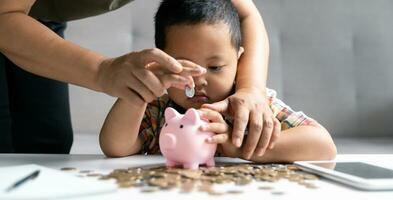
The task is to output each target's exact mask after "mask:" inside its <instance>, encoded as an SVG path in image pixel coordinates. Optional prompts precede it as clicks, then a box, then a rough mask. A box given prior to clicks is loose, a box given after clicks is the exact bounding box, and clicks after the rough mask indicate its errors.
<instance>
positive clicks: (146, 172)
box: [63, 164, 318, 195]
mask: <svg viewBox="0 0 393 200" xmlns="http://www.w3.org/2000/svg"><path fill="white" fill-rule="evenodd" d="M63 170H64V169H63ZM81 172H82V171H81ZM81 172H80V173H81ZM93 175H94V176H98V177H99V179H100V180H109V179H114V180H115V181H116V183H117V184H118V186H119V187H120V188H140V189H141V192H155V191H160V190H168V189H172V188H179V189H180V192H182V193H189V192H192V191H195V190H197V191H201V192H206V193H208V194H210V195H222V194H225V193H227V194H239V193H242V192H243V190H229V191H226V192H218V191H215V190H214V189H213V188H214V187H213V185H214V184H223V183H234V184H235V185H236V186H241V185H247V184H250V183H251V182H253V181H258V182H277V181H279V180H281V179H287V180H289V181H291V182H295V183H297V184H300V185H303V186H305V187H307V188H310V189H313V188H317V186H316V185H315V184H314V183H312V180H316V179H318V177H317V176H314V175H312V174H308V173H305V172H303V171H301V170H300V169H298V168H297V167H296V166H294V165H283V164H268V165H259V164H230V165H229V164H221V165H217V166H216V167H211V168H207V167H200V168H199V169H198V170H189V169H182V168H167V167H165V166H159V167H153V168H129V169H115V170H113V171H112V172H111V173H109V174H107V175H99V174H97V173H92V175H90V174H87V175H86V176H93ZM258 189H260V190H272V189H273V188H272V187H271V186H260V187H259V188H258ZM276 193H277V194H276ZM272 194H275V195H281V194H283V192H280V191H273V192H272Z"/></svg>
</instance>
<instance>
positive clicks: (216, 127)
mask: <svg viewBox="0 0 393 200" xmlns="http://www.w3.org/2000/svg"><path fill="white" fill-rule="evenodd" d="M200 129H201V130H202V131H209V132H214V133H227V132H228V126H227V125H226V124H224V123H209V124H206V125H203V126H201V128H200Z"/></svg>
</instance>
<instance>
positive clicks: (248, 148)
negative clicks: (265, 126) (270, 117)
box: [242, 111, 263, 159]
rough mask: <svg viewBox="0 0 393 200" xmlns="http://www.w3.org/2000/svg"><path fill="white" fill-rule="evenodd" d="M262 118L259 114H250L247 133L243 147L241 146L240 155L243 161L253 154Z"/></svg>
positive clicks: (258, 138) (260, 130)
mask: <svg viewBox="0 0 393 200" xmlns="http://www.w3.org/2000/svg"><path fill="white" fill-rule="evenodd" d="M262 123H263V117H262V115H261V114H260V113H259V112H253V111H252V112H251V114H250V121H249V127H250V128H249V131H248V135H247V139H246V143H245V145H243V146H242V154H243V157H244V158H245V159H250V158H251V156H252V155H253V154H254V151H255V150H256V147H257V145H258V141H259V140H260V137H261V132H262Z"/></svg>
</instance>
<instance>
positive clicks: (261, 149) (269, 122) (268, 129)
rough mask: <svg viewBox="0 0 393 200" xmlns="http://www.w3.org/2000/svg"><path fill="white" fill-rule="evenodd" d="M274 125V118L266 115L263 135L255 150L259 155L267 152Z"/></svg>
mask: <svg viewBox="0 0 393 200" xmlns="http://www.w3.org/2000/svg"><path fill="white" fill-rule="evenodd" d="M273 127H274V123H273V119H272V118H271V117H268V116H266V115H264V119H263V130H262V135H261V138H260V139H259V142H258V146H257V148H256V150H255V152H256V154H257V155H258V156H263V154H265V151H266V148H267V146H268V144H269V142H270V138H271V136H272V131H273Z"/></svg>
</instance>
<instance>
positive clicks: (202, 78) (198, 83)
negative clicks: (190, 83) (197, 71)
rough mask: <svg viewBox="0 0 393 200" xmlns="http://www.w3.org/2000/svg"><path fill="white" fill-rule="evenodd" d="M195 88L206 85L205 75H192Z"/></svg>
mask: <svg viewBox="0 0 393 200" xmlns="http://www.w3.org/2000/svg"><path fill="white" fill-rule="evenodd" d="M193 78H194V83H195V87H196V88H200V87H204V86H206V85H207V81H206V77H205V76H204V75H202V76H197V77H193Z"/></svg>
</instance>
